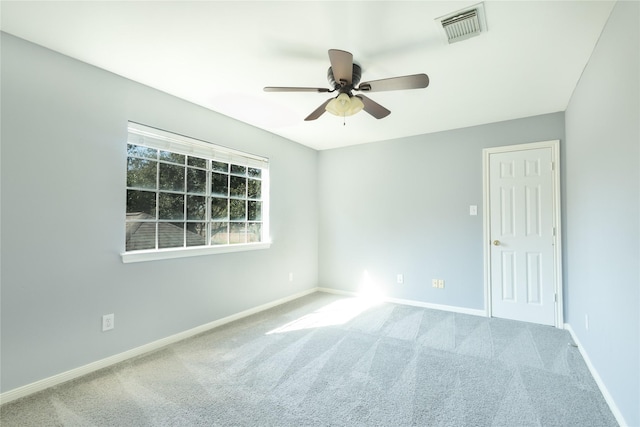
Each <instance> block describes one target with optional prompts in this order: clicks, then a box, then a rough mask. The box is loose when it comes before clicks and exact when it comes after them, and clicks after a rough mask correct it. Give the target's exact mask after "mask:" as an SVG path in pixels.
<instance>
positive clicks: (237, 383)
mask: <svg viewBox="0 0 640 427" xmlns="http://www.w3.org/2000/svg"><path fill="white" fill-rule="evenodd" d="M570 340H571V338H570V335H569V334H568V333H567V332H566V331H563V330H558V329H555V328H551V327H547V326H538V325H532V324H526V323H521V322H514V321H507V320H501V319H487V318H483V317H476V316H469V315H462V314H454V313H448V312H442V311H436V310H428V309H423V308H416V307H409V306H403V305H395V304H388V303H385V304H380V305H377V306H373V307H367V306H366V305H362V303H361V302H359V301H358V300H356V299H353V298H345V297H340V296H336V295H331V294H325V293H316V294H313V295H309V296H307V297H304V298H301V299H298V300H296V301H293V302H291V303H288V304H284V305H282V306H279V307H276V308H274V309H271V310H268V311H265V312H262V313H259V314H257V315H254V316H251V317H248V318H245V319H242V320H239V321H236V322H233V323H230V324H228V325H225V326H222V327H220V328H217V329H215V330H212V331H210V332H207V333H205V334H202V335H199V336H197V337H194V338H191V339H188V340H185V341H183V342H180V343H177V344H175V345H172V346H169V347H166V348H164V349H162V350H159V351H157V352H154V353H151V354H148V355H145V356H141V357H138V358H135V359H132V360H129V361H126V362H123V363H121V364H118V365H115V366H113V367H110V368H108V369H104V370H102V371H99V372H96V373H94V374H91V375H89V376H86V377H83V378H80V379H77V380H74V381H72V382H69V383H66V384H63V385H60V386H58V387H54V388H52V389H50V390H46V391H43V392H40V393H37V394H35V395H32V396H29V397H26V398H24V399H21V400H18V401H15V402H10V403H8V404H5V405H3V406H2V407H1V408H0V425H2V427H9V426H21V427H25V426H414V425H415V426H509V427H516V426H615V425H617V423H616V421H615V418H614V417H613V415H612V414H611V412H610V410H609V408H608V406H607V404H606V403H605V401H604V399H603V397H602V395H601V393H600V391H599V390H598V387H597V385H596V383H595V382H594V380H593V378H592V377H591V376H590V374H589V371H588V369H587V367H586V365H585V363H584V361H583V359H582V357H581V356H580V353H579V352H578V349H576V348H574V347H571V346H569V345H567V344H568V343H569V341H570Z"/></svg>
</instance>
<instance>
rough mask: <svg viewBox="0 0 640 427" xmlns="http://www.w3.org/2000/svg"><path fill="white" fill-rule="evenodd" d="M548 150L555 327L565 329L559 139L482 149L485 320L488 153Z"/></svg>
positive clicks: (488, 254) (488, 241) (488, 292)
mask: <svg viewBox="0 0 640 427" xmlns="http://www.w3.org/2000/svg"><path fill="white" fill-rule="evenodd" d="M539 148H550V149H551V162H552V192H553V196H552V198H553V201H552V209H553V213H552V216H553V227H554V230H553V238H554V245H553V259H554V269H553V277H554V281H555V286H554V288H555V295H556V297H555V327H556V328H559V329H564V303H563V292H562V290H563V286H562V228H561V218H562V216H561V194H560V188H561V185H560V140H557V139H555V140H550V141H541V142H533V143H527V144H516V145H506V146H500V147H490V148H485V149H483V150H482V202H483V245H484V246H483V248H484V249H483V253H484V307H485V312H486V314H487V316H488V317H492V305H491V248H490V245H491V205H490V198H489V196H490V195H489V157H490V156H491V154H497V153H507V152H514V151H525V150H534V149H539Z"/></svg>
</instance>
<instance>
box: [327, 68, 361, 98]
mask: <svg viewBox="0 0 640 427" xmlns="http://www.w3.org/2000/svg"><path fill="white" fill-rule="evenodd" d="M361 76H362V69H361V68H360V66H359V65H358V64H353V73H352V74H351V83H345V84H344V85H343V83H342V82H337V81H336V79H335V77H334V76H333V69H332V68H331V67H329V69H328V70H327V80H328V81H329V84H330V85H331V87H332V88H333V89H334V90H337V91H339V92H341V93H349V92H351V90H352V89H353V88H355V87H356V86H357V85H358V83H360V77H361Z"/></svg>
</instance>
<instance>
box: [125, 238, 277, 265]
mask: <svg viewBox="0 0 640 427" xmlns="http://www.w3.org/2000/svg"><path fill="white" fill-rule="evenodd" d="M270 247H271V243H270V242H262V243H245V244H238V245H225V246H206V247H194V248H180V249H160V250H149V251H135V252H125V253H122V254H120V256H121V257H122V262H123V263H124V264H129V263H132V262H144V261H156V260H161V259H173V258H186V257H194V256H200V255H214V254H225V253H231V252H244V251H254V250H259V249H269V248H270Z"/></svg>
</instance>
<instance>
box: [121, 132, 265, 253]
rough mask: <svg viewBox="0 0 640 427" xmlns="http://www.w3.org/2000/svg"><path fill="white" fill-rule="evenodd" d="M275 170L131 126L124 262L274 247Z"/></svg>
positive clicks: (207, 146)
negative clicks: (270, 208)
mask: <svg viewBox="0 0 640 427" xmlns="http://www.w3.org/2000/svg"><path fill="white" fill-rule="evenodd" d="M268 165H269V163H268V160H267V159H265V158H263V157H258V156H254V155H251V154H247V153H242V152H239V151H235V150H231V149H228V148H225V147H220V146H217V145H213V144H210V143H207V142H203V141H199V140H195V139H192V138H188V137H185V136H182V135H176V134H171V133H169V132H165V131H161V130H159V129H154V128H149V127H146V126H143V125H139V124H137V123H129V136H128V140H127V195H126V197H127V208H126V209H127V211H126V220H125V226H126V227H125V228H126V248H125V252H124V253H123V254H122V257H123V261H124V262H134V261H145V260H151V259H161V258H174V257H182V256H191V255H201V254H208V253H219V252H231V251H238V250H250V249H262V248H265V247H269V243H268V237H267V236H268V194H269V179H268V178H269V169H268Z"/></svg>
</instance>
